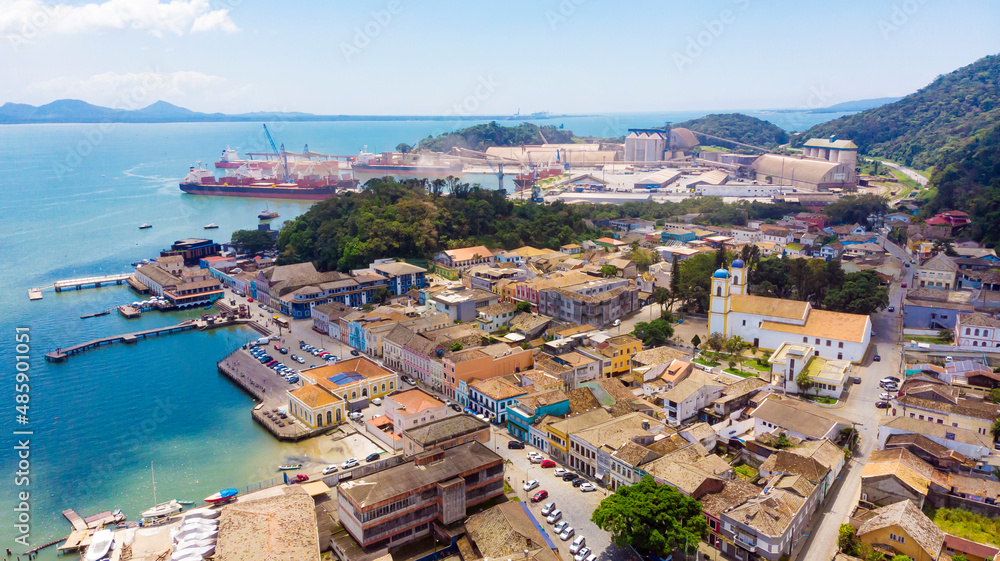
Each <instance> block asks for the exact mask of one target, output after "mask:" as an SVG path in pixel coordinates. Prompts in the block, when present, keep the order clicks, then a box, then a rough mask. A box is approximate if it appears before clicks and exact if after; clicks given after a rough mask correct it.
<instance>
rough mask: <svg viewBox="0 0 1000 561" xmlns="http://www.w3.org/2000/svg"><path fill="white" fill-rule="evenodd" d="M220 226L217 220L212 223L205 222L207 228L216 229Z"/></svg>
mask: <svg viewBox="0 0 1000 561" xmlns="http://www.w3.org/2000/svg"><path fill="white" fill-rule="evenodd" d="M218 227H219V225H218V224H216V223H215V222H212V223H211V224H205V229H206V230H215V229H216V228H218Z"/></svg>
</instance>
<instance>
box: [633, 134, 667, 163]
mask: <svg viewBox="0 0 1000 561" xmlns="http://www.w3.org/2000/svg"><path fill="white" fill-rule="evenodd" d="M666 149H667V135H666V132H664V131H663V130H662V129H629V133H628V136H626V137H625V161H626V162H661V161H663V152H664V151H666Z"/></svg>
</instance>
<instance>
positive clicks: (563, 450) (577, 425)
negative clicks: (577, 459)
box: [545, 408, 612, 464]
mask: <svg viewBox="0 0 1000 561" xmlns="http://www.w3.org/2000/svg"><path fill="white" fill-rule="evenodd" d="M611 418H612V417H611V413H608V411H607V410H606V409H604V408H599V409H594V410H593V411H587V412H586V413H580V414H579V415H573V416H572V417H567V418H565V419H563V420H561V421H556V422H555V423H551V424H549V425H548V426H547V427H545V431H546V435H545V436H546V438H548V441H549V455H550V456H552V457H553V458H555V460H556V461H557V462H560V463H563V464H566V463H569V436H570V435H571V434H575V433H577V432H579V431H581V430H583V429H589V428H590V427H592V426H594V425H598V424H600V423H603V422H605V421H610V420H611Z"/></svg>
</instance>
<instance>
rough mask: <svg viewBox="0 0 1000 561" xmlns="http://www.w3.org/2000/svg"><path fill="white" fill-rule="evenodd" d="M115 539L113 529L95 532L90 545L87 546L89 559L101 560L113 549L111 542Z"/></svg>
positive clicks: (89, 560) (91, 560)
mask: <svg viewBox="0 0 1000 561" xmlns="http://www.w3.org/2000/svg"><path fill="white" fill-rule="evenodd" d="M114 541H115V533H114V532H113V531H111V530H98V531H96V532H94V537H93V538H91V540H90V547H88V548H87V555H86V557H85V559H86V560H87V561H100V560H101V559H103V558H104V556H105V555H107V553H108V551H109V550H110V549H111V544H112V543H113V542H114Z"/></svg>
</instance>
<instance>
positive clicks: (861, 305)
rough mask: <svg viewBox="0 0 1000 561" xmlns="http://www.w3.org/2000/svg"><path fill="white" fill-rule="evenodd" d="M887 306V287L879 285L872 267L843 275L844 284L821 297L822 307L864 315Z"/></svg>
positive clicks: (877, 277)
mask: <svg viewBox="0 0 1000 561" xmlns="http://www.w3.org/2000/svg"><path fill="white" fill-rule="evenodd" d="M796 261H801V260H800V259H796ZM888 306H889V289H888V288H887V287H884V286H881V278H880V277H879V276H878V273H877V272H875V270H874V269H868V270H865V271H859V272H856V273H848V274H846V275H844V284H842V285H841V286H840V287H839V288H835V289H831V290H829V291H828V292H827V294H826V297H825V298H824V299H823V307H824V308H826V309H828V310H833V311H835V312H845V313H848V314H860V315H864V316H867V315H869V314H873V313H875V312H876V311H878V310H882V309H885V308H886V307H888Z"/></svg>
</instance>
